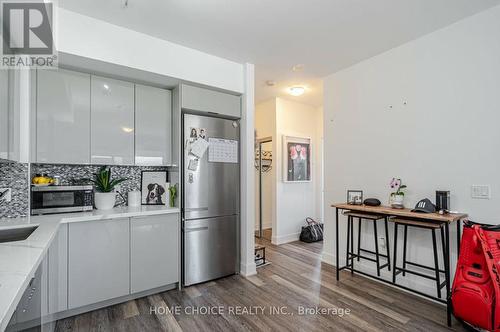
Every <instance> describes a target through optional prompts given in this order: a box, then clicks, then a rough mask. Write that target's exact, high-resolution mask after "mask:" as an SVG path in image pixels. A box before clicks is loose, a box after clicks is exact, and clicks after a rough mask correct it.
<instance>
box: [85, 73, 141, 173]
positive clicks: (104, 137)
mask: <svg viewBox="0 0 500 332" xmlns="http://www.w3.org/2000/svg"><path fill="white" fill-rule="evenodd" d="M90 128H91V135H90V136H91V148H90V151H91V163H92V164H99V165H101V164H104V165H133V164H134V84H132V83H128V82H124V81H118V80H113V79H110V78H104V77H99V76H92V77H91V126H90Z"/></svg>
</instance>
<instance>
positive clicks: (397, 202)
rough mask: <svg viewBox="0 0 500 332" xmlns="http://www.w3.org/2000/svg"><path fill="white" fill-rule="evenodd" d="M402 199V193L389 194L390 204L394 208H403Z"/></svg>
mask: <svg viewBox="0 0 500 332" xmlns="http://www.w3.org/2000/svg"><path fill="white" fill-rule="evenodd" d="M404 200H405V196H404V195H391V206H392V207H395V208H403V207H404Z"/></svg>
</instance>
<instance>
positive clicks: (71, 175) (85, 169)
mask: <svg viewBox="0 0 500 332" xmlns="http://www.w3.org/2000/svg"><path fill="white" fill-rule="evenodd" d="M100 167H101V166H97V165H58V164H31V175H32V176H35V174H40V175H47V176H51V177H53V176H56V175H58V176H60V177H61V185H72V184H75V183H78V180H81V179H85V178H92V177H93V175H94V173H96V172H97V171H98V170H99V168H100ZM155 170H166V171H168V180H169V181H170V182H171V183H176V182H177V181H176V179H177V178H178V176H177V174H178V173H177V172H178V170H177V169H176V168H170V167H150V166H111V176H112V177H120V178H126V179H127V181H125V182H123V183H121V185H120V193H121V195H123V198H122V196H121V195H118V197H117V204H118V205H126V204H127V201H126V199H127V193H128V192H129V191H133V190H140V189H141V172H142V171H155ZM124 199H125V200H124Z"/></svg>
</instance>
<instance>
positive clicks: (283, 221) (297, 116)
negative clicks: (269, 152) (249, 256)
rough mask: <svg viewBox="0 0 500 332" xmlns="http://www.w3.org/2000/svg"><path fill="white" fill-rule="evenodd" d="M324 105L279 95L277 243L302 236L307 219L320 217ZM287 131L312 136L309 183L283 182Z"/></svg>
mask: <svg viewBox="0 0 500 332" xmlns="http://www.w3.org/2000/svg"><path fill="white" fill-rule="evenodd" d="M320 116H321V115H320V109H318V108H316V107H314V106H310V105H306V104H301V103H297V102H293V101H289V100H286V99H283V98H277V99H276V133H277V137H276V151H277V153H276V160H277V165H279V166H277V170H276V177H277V188H276V210H277V212H276V214H277V223H276V227H275V228H274V229H273V230H275V231H274V232H273V243H278V244H279V243H285V242H290V241H295V240H297V239H298V238H299V235H300V230H301V227H302V226H304V225H305V219H306V218H307V217H312V218H315V219H318V218H319V215H317V214H316V213H317V211H316V201H317V200H318V197H319V194H318V192H317V191H316V189H317V185H316V181H317V179H318V177H319V176H320V175H321V174H318V173H317V172H316V170H317V167H316V165H317V164H318V163H321V156H320V155H318V154H317V149H316V146H317V145H318V143H319V142H320V138H321V129H320V128H321V127H320V126H318V123H319V121H318V120H317V119H318V117H320ZM283 135H287V136H296V137H310V138H311V142H312V143H311V144H312V148H313V152H312V153H313V156H312V166H311V168H312V172H311V175H312V181H311V182H308V183H285V182H283V163H284V155H283Z"/></svg>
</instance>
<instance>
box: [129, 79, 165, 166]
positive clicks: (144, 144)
mask: <svg viewBox="0 0 500 332" xmlns="http://www.w3.org/2000/svg"><path fill="white" fill-rule="evenodd" d="M171 126H172V93H171V92H170V91H169V90H164V89H158V88H153V87H149V86H144V85H136V86H135V164H136V165H148V166H167V165H170V164H171V161H172V151H171V150H172V146H171V142H172V128H171Z"/></svg>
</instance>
